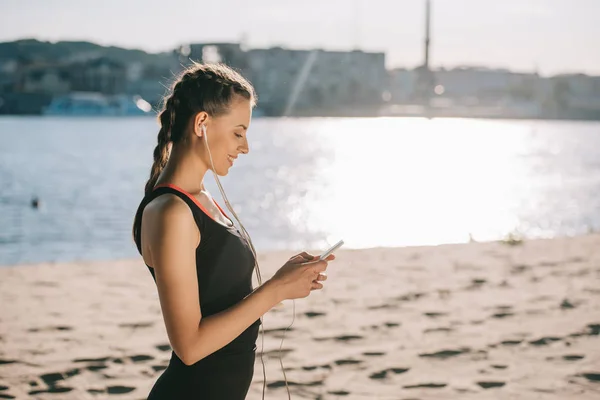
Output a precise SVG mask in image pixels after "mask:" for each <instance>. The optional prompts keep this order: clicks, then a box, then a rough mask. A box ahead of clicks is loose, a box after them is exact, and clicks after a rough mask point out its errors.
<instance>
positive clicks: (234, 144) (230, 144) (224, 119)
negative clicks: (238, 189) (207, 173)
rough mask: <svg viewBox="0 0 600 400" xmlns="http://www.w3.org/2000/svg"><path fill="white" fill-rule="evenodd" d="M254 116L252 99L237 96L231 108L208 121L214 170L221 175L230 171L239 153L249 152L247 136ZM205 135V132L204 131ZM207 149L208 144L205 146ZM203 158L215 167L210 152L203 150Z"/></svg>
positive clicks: (207, 130) (207, 163)
mask: <svg viewBox="0 0 600 400" xmlns="http://www.w3.org/2000/svg"><path fill="white" fill-rule="evenodd" d="M251 118H252V107H251V105H250V101H248V100H246V99H244V98H243V97H240V96H236V97H235V98H234V100H233V101H232V104H231V107H230V110H229V112H228V113H227V114H224V115H222V116H220V117H217V118H210V119H209V120H208V121H207V122H206V123H205V126H206V136H207V137H208V140H206V138H205V140H204V141H203V142H204V144H206V143H207V142H208V147H209V149H210V154H211V155H212V162H213V165H214V169H215V170H214V172H215V173H216V174H217V175H219V176H225V175H227V174H228V173H229V168H231V167H232V166H233V164H235V160H236V159H237V157H238V155H239V154H241V153H243V154H247V153H248V152H249V150H250V149H249V147H248V138H247V137H246V134H247V131H248V127H249V126H250V119H251ZM202 134H203V135H204V132H203V133H202ZM203 147H204V149H206V146H203ZM203 159H204V161H205V162H206V165H208V167H209V169H213V168H212V165H211V162H210V157H209V154H208V152H207V151H206V150H204V151H203Z"/></svg>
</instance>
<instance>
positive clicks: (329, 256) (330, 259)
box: [325, 254, 335, 261]
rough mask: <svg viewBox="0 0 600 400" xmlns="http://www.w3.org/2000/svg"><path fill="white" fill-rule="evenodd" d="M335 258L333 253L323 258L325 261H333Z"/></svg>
mask: <svg viewBox="0 0 600 400" xmlns="http://www.w3.org/2000/svg"><path fill="white" fill-rule="evenodd" d="M333 260H335V254H330V255H328V256H327V258H325V261H333Z"/></svg>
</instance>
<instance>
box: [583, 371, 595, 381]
mask: <svg viewBox="0 0 600 400" xmlns="http://www.w3.org/2000/svg"><path fill="white" fill-rule="evenodd" d="M580 376H583V377H584V378H585V379H587V380H588V381H590V382H600V372H584V373H582V374H581V375H580Z"/></svg>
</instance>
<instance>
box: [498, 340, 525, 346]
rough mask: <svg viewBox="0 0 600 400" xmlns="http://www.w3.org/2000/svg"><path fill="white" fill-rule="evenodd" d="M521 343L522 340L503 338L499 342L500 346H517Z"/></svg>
mask: <svg viewBox="0 0 600 400" xmlns="http://www.w3.org/2000/svg"><path fill="white" fill-rule="evenodd" d="M521 343H523V340H503V341H502V342H500V344H501V345H502V346H518V345H520V344H521Z"/></svg>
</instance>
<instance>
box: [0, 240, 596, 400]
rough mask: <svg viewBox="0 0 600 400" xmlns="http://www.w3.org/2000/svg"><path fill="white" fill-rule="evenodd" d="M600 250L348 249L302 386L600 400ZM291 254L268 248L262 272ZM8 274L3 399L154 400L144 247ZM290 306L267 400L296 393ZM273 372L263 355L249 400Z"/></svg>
mask: <svg viewBox="0 0 600 400" xmlns="http://www.w3.org/2000/svg"><path fill="white" fill-rule="evenodd" d="M599 249H600V235H597V234H591V235H586V236H579V237H573V238H559V239H544V240H527V241H524V242H522V243H519V242H517V243H513V244H512V245H511V244H507V243H503V242H494V243H469V244H459V245H442V246H430V247H406V248H393V249H392V248H381V249H368V250H340V251H338V252H337V253H336V254H337V260H336V261H335V262H332V263H331V264H330V266H329V268H328V270H327V272H328V276H329V279H328V280H327V281H326V283H325V288H324V289H323V290H321V291H315V292H313V293H312V294H311V295H310V296H309V297H308V298H306V299H301V300H296V320H295V322H294V325H293V327H292V328H291V330H290V331H288V333H287V334H286V339H285V342H284V344H283V348H284V352H283V353H284V356H283V363H284V365H285V367H286V374H287V378H288V381H289V382H290V385H291V386H290V389H291V391H292V398H293V399H394V400H400V399H421V400H425V399H599V398H600V252H599V251H598V250H599ZM315 253H317V252H315ZM291 255H292V253H291V252H279V253H268V254H261V255H260V257H261V258H260V260H261V266H262V268H261V270H262V273H263V277H270V276H272V274H273V273H274V272H275V270H276V269H277V268H278V267H279V265H281V264H282V263H283V262H284V261H285V260H286V259H287V258H289V257H290V256H291ZM0 287H1V294H0V304H1V310H2V311H1V314H0V399H4V398H17V399H65V400H68V399H135V400H139V399H145V398H146V395H147V393H148V391H149V389H150V387H151V386H152V384H153V383H154V381H155V380H156V378H157V377H158V375H159V374H160V372H161V371H162V370H163V369H164V368H165V367H166V365H167V363H168V359H169V356H170V351H171V349H170V347H169V343H168V340H167V336H166V332H165V328H164V325H163V321H162V316H161V314H160V306H159V303H158V297H157V294H156V289H155V287H154V282H153V281H152V278H151V276H150V274H149V272H148V271H147V269H146V268H145V266H144V265H143V263H142V262H141V260H127V261H118V262H93V263H84V262H79V263H70V264H42V265H20V266H13V267H2V268H0ZM292 306H293V305H292V302H291V301H286V302H284V305H283V306H282V307H280V308H274V309H273V310H271V311H270V312H269V313H268V314H267V315H266V316H265V318H264V324H265V325H264V326H265V329H266V335H265V347H264V357H263V358H264V361H265V363H266V367H267V369H266V372H267V383H268V386H269V387H268V389H267V391H266V398H267V399H287V393H286V389H285V386H284V384H283V374H282V372H281V370H280V364H279V359H278V358H277V350H278V348H279V345H280V337H281V330H282V329H283V328H285V327H286V326H288V325H289V324H290V322H291V321H292V308H293V307H292ZM257 346H258V350H259V351H260V350H261V338H260V336H259V339H258V341H257ZM262 385H263V374H262V364H261V360H260V357H257V359H256V369H255V374H254V381H253V383H252V386H251V388H250V392H249V395H248V399H260V398H261V393H262Z"/></svg>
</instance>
